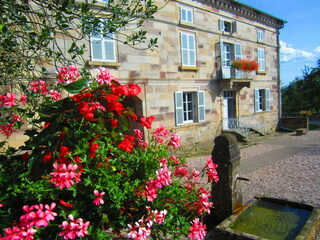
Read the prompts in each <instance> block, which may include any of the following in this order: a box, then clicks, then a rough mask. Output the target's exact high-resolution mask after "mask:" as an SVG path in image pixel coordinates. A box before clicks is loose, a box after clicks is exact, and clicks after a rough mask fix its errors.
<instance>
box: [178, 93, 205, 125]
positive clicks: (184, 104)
mask: <svg viewBox="0 0 320 240" xmlns="http://www.w3.org/2000/svg"><path fill="white" fill-rule="evenodd" d="M204 99H205V95H204V91H198V92H175V110H176V125H177V126H179V125H183V124H186V123H192V122H203V121H205V100H204Z"/></svg>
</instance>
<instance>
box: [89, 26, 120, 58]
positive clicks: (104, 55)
mask: <svg viewBox="0 0 320 240" xmlns="http://www.w3.org/2000/svg"><path fill="white" fill-rule="evenodd" d="M100 35H101V37H96V36H94V35H93V34H91V35H90V51H91V52H90V55H91V61H99V62H117V46H116V45H117V44H116V40H115V34H114V33H111V34H110V35H111V36H110V35H109V34H108V35H109V36H110V37H108V36H105V37H104V36H103V35H102V31H100ZM94 41H97V42H99V45H101V56H102V57H101V58H95V57H94V44H93V42H94ZM106 43H111V44H112V48H113V56H112V58H108V54H107V51H106V47H105V45H106Z"/></svg>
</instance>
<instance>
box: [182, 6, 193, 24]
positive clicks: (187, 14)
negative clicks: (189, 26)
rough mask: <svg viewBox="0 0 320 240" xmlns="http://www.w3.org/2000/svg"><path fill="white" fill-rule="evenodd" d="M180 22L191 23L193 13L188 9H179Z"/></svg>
mask: <svg viewBox="0 0 320 240" xmlns="http://www.w3.org/2000/svg"><path fill="white" fill-rule="evenodd" d="M180 21H181V22H185V23H193V11H192V9H190V8H185V7H181V9H180Z"/></svg>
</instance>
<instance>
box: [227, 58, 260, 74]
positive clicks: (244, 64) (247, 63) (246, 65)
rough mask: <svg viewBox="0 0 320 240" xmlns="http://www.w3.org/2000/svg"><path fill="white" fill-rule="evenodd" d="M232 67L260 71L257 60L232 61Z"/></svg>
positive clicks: (246, 70)
mask: <svg viewBox="0 0 320 240" xmlns="http://www.w3.org/2000/svg"><path fill="white" fill-rule="evenodd" d="M232 67H234V68H235V69H238V70H242V71H244V72H251V71H258V67H259V64H258V63H257V62H256V61H255V60H245V59H240V60H234V61H233V62H232Z"/></svg>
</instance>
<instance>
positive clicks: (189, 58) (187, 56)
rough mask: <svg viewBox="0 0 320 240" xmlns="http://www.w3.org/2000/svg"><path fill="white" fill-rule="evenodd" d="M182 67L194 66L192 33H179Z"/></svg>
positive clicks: (193, 37) (193, 39)
mask: <svg viewBox="0 0 320 240" xmlns="http://www.w3.org/2000/svg"><path fill="white" fill-rule="evenodd" d="M181 63H182V66H190V67H195V66H196V41H195V35H194V34H193V33H185V32H182V33H181Z"/></svg>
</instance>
